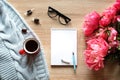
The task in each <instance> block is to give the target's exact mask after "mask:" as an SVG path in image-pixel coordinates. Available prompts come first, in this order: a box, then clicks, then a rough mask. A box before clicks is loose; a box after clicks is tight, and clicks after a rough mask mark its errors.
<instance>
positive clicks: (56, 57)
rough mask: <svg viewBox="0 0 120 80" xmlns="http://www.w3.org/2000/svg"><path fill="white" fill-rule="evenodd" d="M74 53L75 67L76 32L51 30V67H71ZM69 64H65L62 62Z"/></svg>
mask: <svg viewBox="0 0 120 80" xmlns="http://www.w3.org/2000/svg"><path fill="white" fill-rule="evenodd" d="M73 52H74V56H75V64H76V65H77V30H76V29H69V28H67V29H66V28H65V29H55V28H52V29H51V65H52V66H69V65H73V60H72V56H73V54H72V53H73ZM61 60H63V61H65V62H69V64H66V63H64V62H62V61H61Z"/></svg>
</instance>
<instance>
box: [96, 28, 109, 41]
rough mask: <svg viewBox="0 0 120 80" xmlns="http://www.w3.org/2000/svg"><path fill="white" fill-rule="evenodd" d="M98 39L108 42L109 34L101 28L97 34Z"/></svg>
mask: <svg viewBox="0 0 120 80" xmlns="http://www.w3.org/2000/svg"><path fill="white" fill-rule="evenodd" d="M96 36H97V37H101V38H103V39H104V40H107V38H108V34H107V32H106V29H103V28H100V29H99V31H98V33H97V34H96Z"/></svg>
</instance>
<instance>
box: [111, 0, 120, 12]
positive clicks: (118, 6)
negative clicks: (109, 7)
mask: <svg viewBox="0 0 120 80" xmlns="http://www.w3.org/2000/svg"><path fill="white" fill-rule="evenodd" d="M113 7H115V8H116V10H117V11H118V10H119V9H120V0H119V1H117V2H115V3H114V4H113Z"/></svg>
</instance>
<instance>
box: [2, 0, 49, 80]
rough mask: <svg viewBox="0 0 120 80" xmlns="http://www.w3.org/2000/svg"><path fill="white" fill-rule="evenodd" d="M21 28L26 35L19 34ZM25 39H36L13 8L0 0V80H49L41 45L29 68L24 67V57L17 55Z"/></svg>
mask: <svg viewBox="0 0 120 80" xmlns="http://www.w3.org/2000/svg"><path fill="white" fill-rule="evenodd" d="M23 28H24V29H27V34H22V33H21V30H22V29H23ZM27 38H36V39H38V38H37V36H36V35H35V34H34V32H33V31H32V30H31V29H30V27H29V26H28V25H27V24H26V23H25V21H24V20H23V19H22V18H21V16H20V15H19V13H18V12H17V11H16V10H15V9H14V7H12V6H11V5H10V4H9V3H8V2H7V1H6V0H0V80H49V74H48V69H47V65H46V62H45V57H44V52H43V49H42V45H41V43H40V45H41V52H40V53H39V54H38V55H37V57H36V59H35V61H34V63H33V65H32V66H31V67H28V66H27V65H26V60H27V59H26V55H24V56H22V55H20V54H19V50H20V49H22V47H23V42H24V40H25V39H27ZM39 41H40V40H39Z"/></svg>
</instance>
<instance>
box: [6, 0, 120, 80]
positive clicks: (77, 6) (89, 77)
mask: <svg viewBox="0 0 120 80" xmlns="http://www.w3.org/2000/svg"><path fill="white" fill-rule="evenodd" d="M8 1H9V2H10V3H11V4H12V5H13V6H14V7H15V8H16V9H17V11H18V12H19V13H20V14H21V16H22V17H23V18H24V19H25V21H26V22H27V23H28V24H29V26H30V27H31V28H32V29H33V31H34V32H35V33H36V34H37V36H38V37H39V39H40V40H41V43H42V45H43V48H44V51H45V58H46V62H47V65H48V69H49V73H50V80H120V76H119V74H120V69H119V66H118V65H113V64H109V65H105V68H104V69H102V70H100V71H97V72H95V71H91V70H89V69H88V67H87V66H86V64H85V61H84V55H83V51H84V49H85V42H84V35H83V31H82V23H83V21H84V16H85V15H86V14H88V13H90V12H92V11H97V12H99V13H102V12H103V11H104V10H105V8H107V7H109V6H111V5H112V4H113V3H114V2H115V0H8ZM48 6H51V7H53V8H55V9H57V10H58V11H60V12H61V13H63V14H65V15H67V16H69V17H70V18H71V19H72V21H71V23H70V24H69V25H61V24H59V22H58V21H57V20H52V19H51V18H49V17H48V15H47V10H48ZM31 8H35V11H33V14H32V15H31V16H29V17H28V16H25V15H24V13H25V12H26V11H27V10H28V9H31ZM34 17H37V18H39V19H40V23H41V25H36V24H34V23H33V22H32V18H34ZM51 28H76V29H77V31H78V36H77V41H78V42H77V43H78V45H77V54H78V66H77V71H76V74H74V70H73V68H72V67H51V66H50V55H51V47H50V45H51V43H50V34H51V33H50V29H51ZM61 44H62V43H61Z"/></svg>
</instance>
